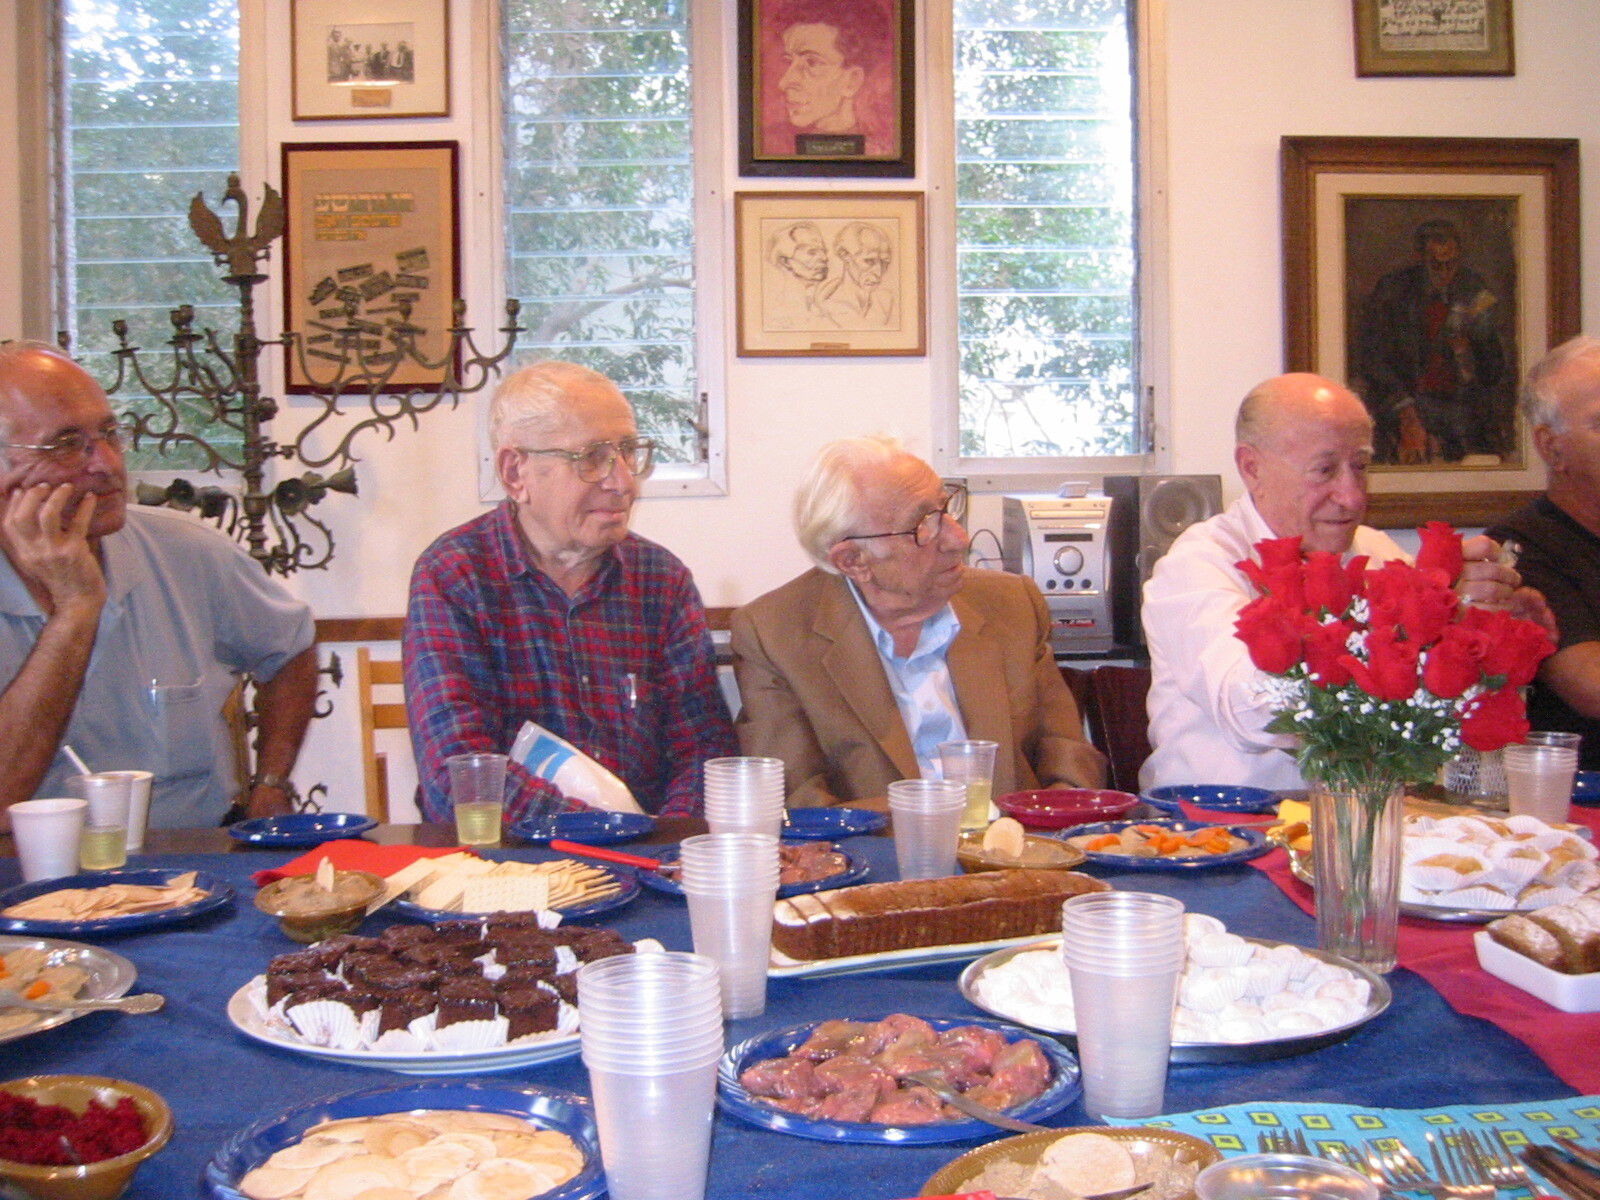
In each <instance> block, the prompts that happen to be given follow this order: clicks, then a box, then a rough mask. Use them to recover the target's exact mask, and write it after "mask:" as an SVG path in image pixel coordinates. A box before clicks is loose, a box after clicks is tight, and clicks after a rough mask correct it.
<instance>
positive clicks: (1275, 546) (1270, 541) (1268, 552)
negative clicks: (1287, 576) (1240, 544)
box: [1255, 535, 1300, 571]
mask: <svg viewBox="0 0 1600 1200" xmlns="http://www.w3.org/2000/svg"><path fill="white" fill-rule="evenodd" d="M1255 551H1256V557H1258V558H1259V559H1260V560H1261V565H1262V566H1263V567H1266V568H1267V569H1268V570H1269V571H1270V570H1272V569H1273V568H1275V567H1298V566H1299V565H1300V538H1299V535H1296V536H1294V537H1284V538H1262V539H1261V540H1260V541H1259V542H1257V543H1256V545H1255Z"/></svg>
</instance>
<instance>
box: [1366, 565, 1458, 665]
mask: <svg viewBox="0 0 1600 1200" xmlns="http://www.w3.org/2000/svg"><path fill="white" fill-rule="evenodd" d="M1367 603H1368V605H1369V606H1370V610H1371V624H1372V625H1373V626H1375V627H1378V628H1386V629H1388V628H1394V627H1395V626H1398V627H1399V628H1400V629H1401V630H1403V631H1404V634H1405V637H1406V640H1407V641H1410V642H1414V643H1415V644H1416V645H1417V647H1418V648H1419V649H1420V648H1421V647H1423V646H1426V645H1428V644H1429V643H1430V642H1432V641H1434V640H1435V639H1436V638H1437V637H1438V636H1439V635H1440V634H1441V633H1443V632H1444V627H1445V626H1446V625H1448V624H1449V623H1450V620H1451V618H1452V617H1454V616H1455V613H1456V608H1457V605H1458V601H1457V599H1456V594H1455V592H1453V591H1451V590H1450V589H1449V588H1448V587H1446V586H1445V585H1444V584H1442V583H1440V582H1439V580H1438V576H1436V575H1431V574H1427V573H1425V572H1422V571H1419V570H1417V569H1416V568H1415V567H1411V566H1407V565H1406V564H1405V563H1403V562H1388V563H1384V564H1383V566H1382V567H1380V568H1379V569H1378V570H1376V571H1373V572H1371V573H1369V574H1368V576H1367Z"/></svg>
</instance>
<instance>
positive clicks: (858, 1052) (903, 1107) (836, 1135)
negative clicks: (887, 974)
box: [717, 1013, 1081, 1145]
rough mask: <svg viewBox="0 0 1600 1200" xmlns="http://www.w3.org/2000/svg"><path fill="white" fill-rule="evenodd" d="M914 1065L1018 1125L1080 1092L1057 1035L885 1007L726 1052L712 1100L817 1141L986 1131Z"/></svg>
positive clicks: (945, 1138)
mask: <svg viewBox="0 0 1600 1200" xmlns="http://www.w3.org/2000/svg"><path fill="white" fill-rule="evenodd" d="M913 1071H933V1072H935V1073H939V1074H942V1075H943V1076H944V1078H945V1079H947V1080H948V1081H949V1082H950V1084H951V1085H952V1086H953V1087H955V1088H956V1090H957V1091H960V1092H962V1093H963V1094H965V1095H966V1096H967V1097H968V1098H970V1099H972V1100H975V1101H977V1102H978V1103H980V1104H984V1105H987V1106H988V1107H990V1108H993V1109H997V1110H999V1111H1001V1112H1005V1113H1007V1114H1008V1115H1010V1116H1013V1117H1017V1118H1019V1119H1021V1120H1024V1121H1038V1120H1040V1119H1041V1118H1043V1117H1047V1116H1049V1115H1050V1114H1052V1113H1055V1112H1059V1111H1060V1110H1061V1109H1063V1108H1065V1107H1066V1106H1067V1105H1068V1104H1070V1103H1071V1102H1072V1101H1073V1099H1074V1098H1075V1097H1076V1096H1077V1095H1078V1093H1079V1091H1080V1090H1081V1085H1080V1082H1079V1072H1078V1062H1077V1060H1076V1059H1075V1058H1074V1057H1073V1056H1072V1054H1071V1053H1070V1052H1069V1051H1068V1050H1067V1049H1066V1048H1065V1047H1064V1046H1062V1045H1061V1044H1060V1043H1058V1042H1055V1041H1051V1040H1048V1039H1039V1038H1034V1037H1032V1036H1030V1035H1029V1034H1028V1033H1027V1032H1026V1031H1024V1030H1022V1029H1018V1028H1017V1027H1016V1026H1014V1025H1007V1024H1004V1023H1002V1022H1000V1021H988V1020H981V1019H977V1020H972V1019H967V1020H953V1019H948V1018H938V1017H933V1018H928V1019H924V1018H922V1017H917V1016H912V1015H910V1014H907V1013H894V1014H891V1015H890V1016H887V1017H884V1018H882V1019H880V1020H829V1021H820V1022H810V1023H807V1024H804V1025H795V1026H792V1027H790V1028H787V1029H778V1030H773V1031H772V1032H769V1033H764V1034H761V1035H759V1036H758V1037H754V1038H751V1039H750V1040H749V1041H746V1042H743V1043H741V1044H739V1045H737V1046H735V1047H733V1048H732V1049H731V1050H729V1051H728V1052H727V1054H725V1055H724V1056H723V1058H722V1062H721V1064H720V1066H719V1067H718V1070H717V1079H718V1086H719V1089H720V1093H721V1101H722V1106H723V1108H725V1109H726V1110H727V1111H728V1112H730V1113H732V1114H733V1115H734V1116H737V1117H739V1118H740V1119H742V1120H745V1121H748V1122H749V1123H750V1124H752V1125H759V1126H761V1127H763V1128H765V1129H772V1130H776V1131H777V1132H779V1133H788V1134H793V1135H794V1136H796V1137H803V1138H813V1139H815V1140H817V1141H825V1142H863V1143H882V1144H886V1145H897V1144H898V1145H929V1144H933V1143H938V1142H959V1141H967V1140H969V1139H976V1138H983V1137H989V1136H991V1135H992V1134H993V1132H994V1127H993V1126H991V1125H987V1124H985V1123H983V1122H982V1121H977V1120H974V1119H973V1118H971V1117H968V1116H965V1115H963V1114H961V1113H959V1112H957V1111H956V1110H955V1109H953V1108H951V1107H950V1106H948V1105H947V1104H945V1102H944V1101H943V1100H941V1099H940V1098H939V1096H938V1095H937V1094H936V1093H935V1092H933V1091H931V1090H930V1089H929V1088H927V1087H925V1086H924V1085H922V1084H920V1083H917V1082H915V1081H913V1080H911V1079H909V1078H907V1076H908V1075H909V1073H911V1072H913Z"/></svg>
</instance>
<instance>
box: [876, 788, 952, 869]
mask: <svg viewBox="0 0 1600 1200" xmlns="http://www.w3.org/2000/svg"><path fill="white" fill-rule="evenodd" d="M966 806H967V788H966V785H965V784H963V783H956V782H953V781H947V780H943V779H899V780H896V781H895V782H894V783H891V784H890V785H889V813H890V815H891V816H892V817H893V818H894V856H895V862H896V863H897V865H898V866H899V868H900V878H901V879H937V878H940V877H941V876H945V875H954V874H955V873H956V843H957V842H958V841H959V840H960V837H961V814H962V813H963V812H964V811H965V810H966Z"/></svg>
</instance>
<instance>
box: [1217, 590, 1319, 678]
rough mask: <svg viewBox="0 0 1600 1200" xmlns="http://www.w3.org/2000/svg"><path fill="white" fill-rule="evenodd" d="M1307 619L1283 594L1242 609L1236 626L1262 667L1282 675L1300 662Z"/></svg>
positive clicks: (1259, 600) (1258, 601) (1254, 601)
mask: <svg viewBox="0 0 1600 1200" xmlns="http://www.w3.org/2000/svg"><path fill="white" fill-rule="evenodd" d="M1303 620H1304V617H1303V616H1302V614H1301V612H1300V610H1299V609H1298V608H1292V607H1290V606H1289V605H1287V604H1285V603H1284V602H1283V601H1282V600H1281V599H1280V598H1279V597H1277V596H1261V597H1258V598H1257V599H1255V600H1252V601H1251V602H1250V603H1249V604H1247V605H1245V606H1244V607H1243V608H1242V609H1240V610H1239V617H1238V620H1236V621H1235V622H1234V629H1235V630H1237V632H1238V637H1239V640H1240V641H1242V642H1243V643H1244V644H1245V647H1246V649H1248V650H1249V651H1250V661H1251V662H1253V663H1254V664H1255V665H1256V668H1257V669H1258V670H1262V671H1266V672H1267V673H1268V674H1271V675H1282V674H1283V673H1284V672H1285V671H1287V670H1288V669H1289V668H1290V667H1292V666H1294V665H1295V663H1297V662H1299V661H1300V631H1301V625H1302V622H1303Z"/></svg>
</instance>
